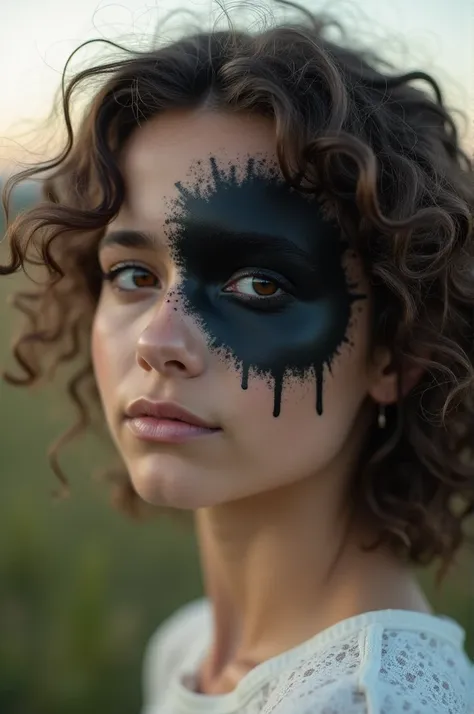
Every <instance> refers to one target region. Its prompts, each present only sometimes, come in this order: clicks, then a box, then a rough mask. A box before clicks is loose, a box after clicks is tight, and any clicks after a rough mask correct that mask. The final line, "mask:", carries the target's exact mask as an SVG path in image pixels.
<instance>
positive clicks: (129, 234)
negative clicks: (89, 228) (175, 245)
mask: <svg viewBox="0 0 474 714" xmlns="http://www.w3.org/2000/svg"><path fill="white" fill-rule="evenodd" d="M157 242H158V237H157V236H156V235H154V234H153V233H147V232H146V231H136V230H132V229H131V228H127V229H122V230H116V231H111V232H110V233H106V234H105V235H104V236H103V238H102V239H101V240H100V242H99V247H98V250H99V251H100V250H103V249H104V248H106V247H107V246H110V245H120V246H122V247H123V248H148V249H150V248H151V249H156V245H157Z"/></svg>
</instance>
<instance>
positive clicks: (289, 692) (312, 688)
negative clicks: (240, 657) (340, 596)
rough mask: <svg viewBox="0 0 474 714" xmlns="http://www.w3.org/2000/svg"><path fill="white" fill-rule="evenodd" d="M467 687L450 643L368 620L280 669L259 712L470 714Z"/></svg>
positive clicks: (464, 669) (473, 675)
mask: <svg viewBox="0 0 474 714" xmlns="http://www.w3.org/2000/svg"><path fill="white" fill-rule="evenodd" d="M473 687H474V666H473V664H472V663H470V662H469V660H468V659H467V656H466V655H465V653H464V652H463V650H462V649H460V648H459V647H456V645H455V644H454V643H451V642H450V641H449V640H446V639H445V638H443V637H442V636H436V635H431V634H426V633H425V632H423V631H416V630H411V631H410V630H408V631H405V630H400V629H396V628H393V629H389V628H386V627H384V626H383V625H381V624H372V625H369V626H367V627H364V628H363V629H361V630H360V631H359V632H358V633H352V634H351V635H350V636H349V637H347V638H346V639H345V640H343V639H341V640H340V641H338V642H337V643H336V642H335V643H332V644H327V645H326V646H325V647H324V648H322V649H320V650H319V651H318V652H315V653H314V654H313V655H312V656H310V657H308V658H307V659H305V660H304V661H301V662H300V663H299V664H298V666H296V667H293V668H292V669H291V671H290V670H287V671H286V672H285V673H283V676H280V677H279V681H278V683H277V684H276V686H275V688H274V689H273V691H272V693H271V694H270V696H269V698H268V700H267V703H266V706H265V707H264V709H263V710H262V714H367V712H371V714H406V713H408V714H447V712H450V713H451V714H474V708H473V709H471V707H474V702H473V701H472V695H473Z"/></svg>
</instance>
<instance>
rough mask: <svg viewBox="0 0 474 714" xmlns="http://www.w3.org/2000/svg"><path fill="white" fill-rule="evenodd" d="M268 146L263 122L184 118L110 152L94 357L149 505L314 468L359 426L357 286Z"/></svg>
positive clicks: (345, 259)
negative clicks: (114, 179) (115, 201)
mask: <svg viewBox="0 0 474 714" xmlns="http://www.w3.org/2000/svg"><path fill="white" fill-rule="evenodd" d="M275 144H276V140H275V133H274V127H273V124H272V123H271V122H270V121H267V120H265V119H260V118H258V117H251V116H241V115H233V114H223V113H222V114H221V113H210V112H203V111H202V112H198V111H195V112H191V111H189V112H184V111H183V112H173V113H168V114H163V115H161V116H160V117H157V118H155V119H153V120H150V121H149V122H147V123H146V124H144V125H143V126H142V127H141V128H140V129H138V130H137V131H136V133H135V134H134V135H133V136H132V138H131V140H130V141H129V142H128V144H127V146H126V148H125V150H124V153H123V161H122V168H123V175H124V178H125V184H126V200H125V202H124V204H123V206H122V209H121V211H120V214H119V215H118V217H117V218H116V219H115V220H114V221H113V222H112V223H111V224H110V225H109V226H108V230H107V233H106V235H105V237H104V239H103V240H102V243H101V246H100V251H99V258H100V263H101V267H102V270H103V272H104V273H105V274H107V279H106V280H104V284H103V289H102V294H101V298H100V302H99V305H98V308H97V313H96V317H95V321H94V327H93V336H92V354H93V362H94V368H95V374H96V379H97V383H98V387H99V391H100V395H101V399H102V403H103V407H104V410H105V415H106V419H107V423H108V425H109V428H110V431H111V434H112V437H113V439H114V441H115V443H116V445H117V447H118V449H119V451H120V453H121V455H122V457H123V459H124V461H125V464H126V466H127V468H128V471H129V473H130V477H131V480H132V483H133V486H134V488H135V490H136V491H137V492H138V494H139V495H140V496H141V497H142V498H143V499H144V500H145V501H147V502H149V503H151V504H156V505H168V506H174V507H178V508H192V509H195V508H199V507H205V506H212V505H216V504H220V503H224V502H230V501H233V500H236V499H241V498H245V497H248V496H251V495H254V494H257V493H261V492H264V491H268V490H270V489H274V488H276V487H279V486H282V485H287V484H289V483H291V482H294V481H296V480H300V479H304V478H308V477H318V474H320V473H324V472H327V471H328V469H330V467H331V465H332V464H334V462H335V461H336V460H337V459H339V458H340V455H341V453H343V452H344V450H345V449H346V447H347V445H348V444H351V443H353V442H354V434H355V433H356V432H358V431H359V432H360V424H361V422H362V419H361V418H360V415H361V411H362V407H363V405H364V403H365V401H366V398H367V394H368V393H369V391H370V387H371V380H372V379H373V373H372V368H371V366H370V365H371V363H370V360H369V355H368V343H369V302H370V300H369V297H368V286H367V283H366V281H365V279H364V276H363V273H362V270H361V266H360V263H359V261H358V259H357V257H356V256H355V255H354V254H353V253H352V252H351V251H350V250H348V249H347V247H346V246H345V245H344V243H343V242H342V241H341V240H340V239H339V236H338V233H337V230H336V228H335V226H334V225H332V224H331V223H329V222H328V221H325V220H324V219H323V217H322V215H321V211H320V209H319V207H318V204H317V203H316V202H315V201H314V200H311V199H309V198H307V197H305V196H303V195H302V194H300V193H298V192H295V191H292V190H291V189H289V188H288V187H287V186H286V185H285V183H284V182H283V179H282V176H281V174H280V171H279V169H278V168H277V160H276V145H275ZM141 400H147V401H146V402H144V401H141ZM170 404H171V406H170ZM180 410H186V412H189V413H190V414H191V415H192V416H190V415H189V414H187V415H186V413H182V412H181V411H180ZM171 419H173V420H171ZM176 419H181V420H180V421H176ZM186 420H190V421H188V422H187V421H186ZM193 422H195V423H193ZM358 438H359V437H358ZM356 440H357V439H356Z"/></svg>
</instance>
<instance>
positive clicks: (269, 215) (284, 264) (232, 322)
mask: <svg viewBox="0 0 474 714" xmlns="http://www.w3.org/2000/svg"><path fill="white" fill-rule="evenodd" d="M196 166H197V168H196V172H195V176H194V178H193V180H192V181H190V182H187V184H186V185H185V184H183V183H181V182H179V183H177V184H176V186H177V188H178V191H179V197H178V198H177V199H175V200H173V201H172V202H171V204H170V213H169V217H168V218H167V220H166V225H167V232H168V234H169V238H170V244H171V247H172V252H173V255H174V259H175V261H176V263H177V265H178V266H179V268H180V270H181V271H182V285H181V291H182V296H183V298H184V302H185V306H186V309H187V310H189V311H190V312H191V313H192V314H193V315H194V316H195V317H196V318H197V319H198V321H199V323H200V324H201V325H202V327H203V329H204V330H205V332H206V334H207V335H208V337H209V344H210V347H211V348H212V349H219V350H224V351H225V353H226V354H228V355H229V357H231V358H233V359H234V360H237V362H238V363H239V364H240V365H241V369H242V388H243V389H247V386H248V376H249V370H250V368H253V369H254V370H255V371H256V372H257V373H259V374H261V375H262V376H266V377H271V378H273V380H274V390H275V391H274V411H273V413H274V416H278V414H279V413H280V407H281V396H282V388H283V380H284V377H285V375H286V374H288V375H294V376H297V377H300V378H303V377H305V376H306V375H307V374H308V372H310V371H311V370H314V373H315V377H316V409H317V412H318V414H322V411H323V396H322V392H323V372H324V368H325V366H326V367H328V368H329V369H331V364H332V361H333V359H334V357H335V356H336V354H337V353H338V351H339V349H340V347H341V346H342V344H343V343H345V342H347V331H348V327H349V323H350V318H351V309H352V303H353V302H354V301H355V300H359V299H361V298H363V297H364V296H363V295H357V294H354V293H352V292H351V290H352V289H353V287H354V286H351V285H350V284H349V283H348V280H347V277H346V274H345V271H344V268H343V264H342V257H343V254H344V252H345V250H347V247H348V246H347V244H344V243H343V242H342V241H341V239H340V231H339V229H338V228H337V227H336V226H335V225H333V224H331V223H329V222H328V221H327V220H324V219H323V216H322V214H321V209H320V208H319V206H318V204H317V202H316V201H315V200H310V199H308V197H306V196H305V195H303V194H302V193H299V192H298V191H295V190H294V189H291V188H290V187H289V186H288V185H287V184H286V183H285V182H284V181H283V179H282V178H281V175H280V174H279V171H278V169H277V168H276V167H273V166H271V165H269V164H268V163H267V162H266V161H265V159H262V160H258V161H257V160H256V159H254V158H250V159H248V160H247V163H246V170H245V174H244V175H243V177H242V178H241V179H240V180H239V179H238V178H237V168H236V166H234V165H231V166H229V168H228V169H227V170H222V169H220V168H219V167H218V165H217V162H216V159H215V158H211V159H210V172H209V171H206V170H204V167H203V166H202V162H198V163H197V165H196ZM242 269H249V270H248V271H244V273H245V272H248V273H250V272H251V273H252V274H259V275H261V278H264V279H267V280H273V279H276V280H277V282H278V281H279V282H280V285H281V287H282V289H283V290H284V291H285V292H286V295H283V297H282V299H277V300H275V299H273V298H270V299H268V300H267V298H262V299H258V302H257V301H253V300H246V299H243V298H242V296H239V295H237V294H236V293H235V292H226V291H225V290H223V288H224V286H225V285H226V283H228V281H229V280H230V278H231V277H233V275H234V274H235V273H237V272H238V271H242Z"/></svg>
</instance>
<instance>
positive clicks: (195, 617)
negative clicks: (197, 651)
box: [142, 598, 211, 704]
mask: <svg viewBox="0 0 474 714" xmlns="http://www.w3.org/2000/svg"><path fill="white" fill-rule="evenodd" d="M210 621H211V617H210V607H209V602H208V600H207V599H206V598H201V599H199V600H193V601H192V602H189V603H187V604H186V605H183V606H182V607H180V608H178V610H176V612H174V613H173V614H172V615H171V616H170V617H168V618H167V619H166V620H165V621H164V622H163V623H162V624H161V625H160V626H159V627H158V628H157V629H156V630H155V632H154V633H153V634H152V636H151V637H150V639H149V640H148V643H147V646H146V649H145V654H144V657H143V669H142V689H143V698H144V702H145V704H147V703H148V702H152V703H153V704H156V702H157V700H158V699H159V696H160V694H161V693H162V692H163V689H164V687H163V684H164V683H166V682H169V678H170V676H171V675H172V674H173V672H174V671H175V670H176V668H177V666H178V665H179V664H180V663H181V662H182V660H183V657H184V656H185V654H186V653H187V651H188V650H189V643H190V642H193V641H194V640H195V638H196V637H198V636H199V635H200V634H201V633H202V632H203V631H204V630H205V629H206V628H207V627H208V626H209V625H210Z"/></svg>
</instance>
